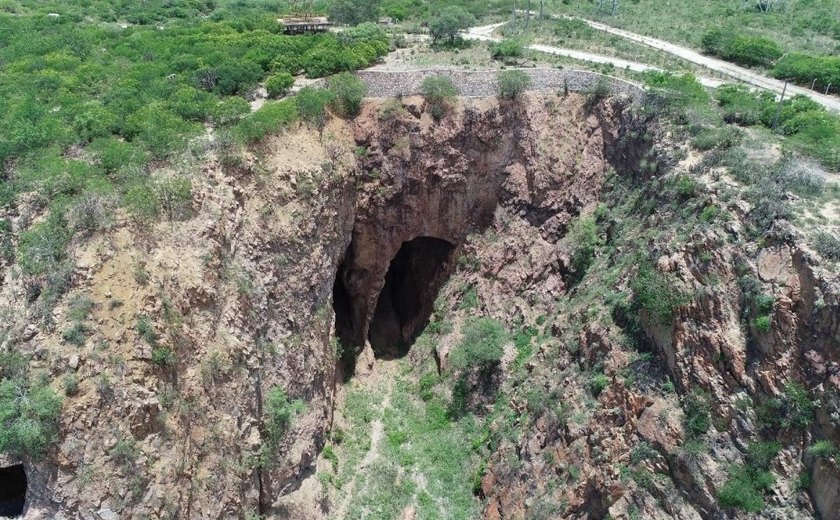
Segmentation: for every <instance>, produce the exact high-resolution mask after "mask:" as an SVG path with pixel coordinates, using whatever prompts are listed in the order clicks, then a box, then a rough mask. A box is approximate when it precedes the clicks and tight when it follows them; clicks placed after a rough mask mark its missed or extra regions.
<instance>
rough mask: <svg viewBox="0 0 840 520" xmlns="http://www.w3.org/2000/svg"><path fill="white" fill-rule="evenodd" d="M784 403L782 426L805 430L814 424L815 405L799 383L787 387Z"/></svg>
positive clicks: (789, 384)
mask: <svg viewBox="0 0 840 520" xmlns="http://www.w3.org/2000/svg"><path fill="white" fill-rule="evenodd" d="M782 403H783V415H782V418H781V424H782V426H784V427H786V428H787V427H792V428H798V429H804V428H808V427H810V426H811V423H813V422H814V410H815V403H814V401H813V400H811V398H810V397H809V396H808V391H807V390H805V388H804V387H803V386H802V385H800V384H799V383H788V384H787V385H785V393H784V396H783V398H782Z"/></svg>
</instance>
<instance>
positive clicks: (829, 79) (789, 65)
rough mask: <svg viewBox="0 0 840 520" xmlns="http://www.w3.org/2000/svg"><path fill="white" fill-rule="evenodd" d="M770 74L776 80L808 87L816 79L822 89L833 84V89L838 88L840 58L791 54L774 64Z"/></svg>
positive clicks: (839, 81)
mask: <svg viewBox="0 0 840 520" xmlns="http://www.w3.org/2000/svg"><path fill="white" fill-rule="evenodd" d="M772 73H773V76H774V77H776V78H779V79H790V80H793V81H795V82H797V83H801V84H803V85H808V86H810V85H811V82H813V81H814V80H815V79H816V80H817V84H818V85H820V86H822V87H827V86H828V85H829V84H833V85H834V88H838V86H840V56H811V55H808V54H799V53H793V52H792V53H790V54H787V55H785V56H784V57H783V58H782V59H780V60H779V61H778V62H777V63H776V66H775V67H774V68H773V71H772Z"/></svg>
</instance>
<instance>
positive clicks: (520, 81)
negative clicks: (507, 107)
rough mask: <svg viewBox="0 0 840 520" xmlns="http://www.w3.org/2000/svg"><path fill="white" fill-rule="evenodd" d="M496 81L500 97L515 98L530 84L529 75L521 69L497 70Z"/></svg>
mask: <svg viewBox="0 0 840 520" xmlns="http://www.w3.org/2000/svg"><path fill="white" fill-rule="evenodd" d="M496 81H497V82H498V92H499V97H501V98H502V99H516V98H517V97H519V96H520V95H521V94H522V93H523V92H525V91H526V90H527V89H528V87H530V86H531V76H529V75H528V74H526V73H525V72H523V71H521V70H505V71H502V72H499V74H498V75H497V76H496Z"/></svg>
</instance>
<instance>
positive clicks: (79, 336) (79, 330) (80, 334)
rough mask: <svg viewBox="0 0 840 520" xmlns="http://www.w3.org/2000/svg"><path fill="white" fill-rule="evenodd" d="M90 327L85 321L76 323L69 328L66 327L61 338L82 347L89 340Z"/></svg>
mask: <svg viewBox="0 0 840 520" xmlns="http://www.w3.org/2000/svg"><path fill="white" fill-rule="evenodd" d="M87 334H88V328H87V326H85V324H84V323H78V322H76V323H74V324H73V325H71V326H70V327H69V328H67V329H64V332H62V333H61V338H62V339H63V340H64V341H66V342H67V343H72V344H73V345H76V346H79V347H81V346H82V345H84V344H85V341H87Z"/></svg>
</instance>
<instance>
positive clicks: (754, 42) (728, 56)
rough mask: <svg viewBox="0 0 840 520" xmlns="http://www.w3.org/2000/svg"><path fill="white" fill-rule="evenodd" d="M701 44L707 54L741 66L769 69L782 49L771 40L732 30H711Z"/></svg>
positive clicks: (780, 54) (704, 36)
mask: <svg viewBox="0 0 840 520" xmlns="http://www.w3.org/2000/svg"><path fill="white" fill-rule="evenodd" d="M701 43H702V44H703V50H704V51H705V52H706V53H707V54H711V55H713V56H718V57H720V58H723V59H725V60H727V61H732V62H735V63H740V64H741V65H749V66H762V67H770V66H772V65H773V63H774V62H775V61H776V60H778V59H779V58H780V57H781V56H782V48H781V47H780V46H779V44H778V43H776V42H774V41H773V40H770V39H768V38H762V37H760V36H748V35H745V34H739V33H737V32H736V31H735V30H732V29H712V30H711V31H709V32H707V33H706V34H705V35H703V39H702V42H701Z"/></svg>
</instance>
